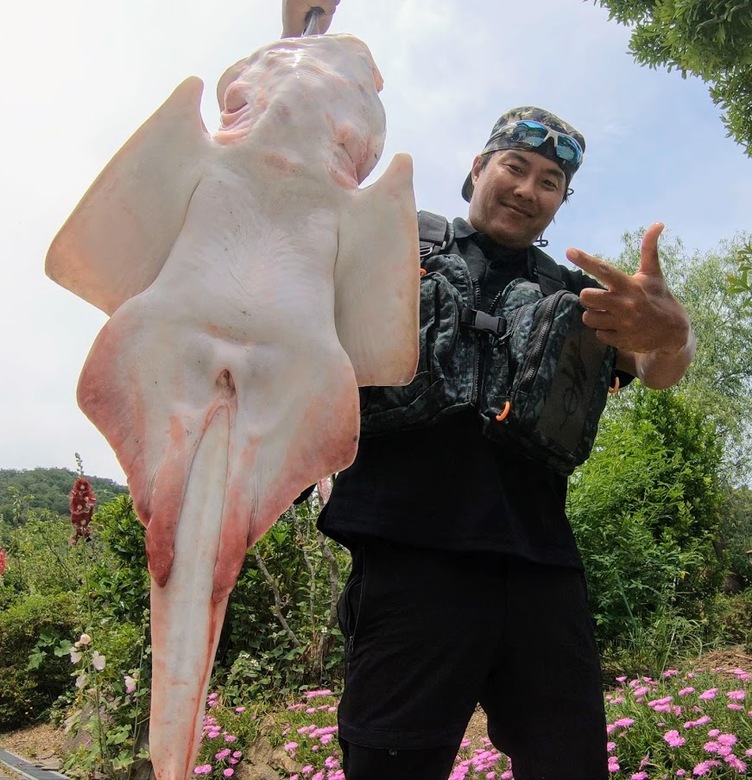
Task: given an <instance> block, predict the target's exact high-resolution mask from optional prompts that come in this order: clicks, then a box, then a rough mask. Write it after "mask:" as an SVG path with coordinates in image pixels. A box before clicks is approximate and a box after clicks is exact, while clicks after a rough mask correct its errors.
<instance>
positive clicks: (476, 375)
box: [464, 264, 482, 406]
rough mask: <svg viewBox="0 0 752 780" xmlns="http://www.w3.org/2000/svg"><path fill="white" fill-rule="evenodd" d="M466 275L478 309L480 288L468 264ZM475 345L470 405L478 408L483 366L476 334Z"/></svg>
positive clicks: (474, 306)
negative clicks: (481, 365)
mask: <svg viewBox="0 0 752 780" xmlns="http://www.w3.org/2000/svg"><path fill="white" fill-rule="evenodd" d="M464 270H465V275H466V277H467V279H468V280H469V281H470V289H471V290H472V291H473V308H474V309H476V310H477V309H478V308H479V307H480V287H479V285H478V284H476V282H475V279H473V277H472V276H470V271H469V270H468V268H467V264H465V269H464ZM472 344H473V351H474V353H475V354H474V360H475V368H474V370H473V386H472V388H471V389H470V405H471V406H477V405H478V398H479V397H480V389H481V388H480V379H481V377H480V364H481V359H480V358H481V354H480V353H481V346H482V344H481V340H480V334H479V333H476V336H475V338H474V339H473V341H472Z"/></svg>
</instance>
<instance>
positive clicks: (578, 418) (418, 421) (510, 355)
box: [361, 212, 616, 474]
mask: <svg viewBox="0 0 752 780" xmlns="http://www.w3.org/2000/svg"><path fill="white" fill-rule="evenodd" d="M421 214H423V212H421ZM429 216H431V217H433V215H429ZM441 219H442V220H443V218H441ZM441 224H446V220H443V222H442V223H441ZM422 238H423V225H422V218H421V239H422ZM422 247H425V244H422ZM422 254H424V255H425V256H424V257H423V260H422V267H423V269H424V271H425V274H424V275H423V276H422V277H421V284H420V354H419V362H418V370H417V373H416V376H415V379H414V380H413V381H412V382H411V383H410V384H409V385H406V386H404V387H367V388H362V389H361V433H362V435H363V436H369V435H376V434H379V433H385V432H389V431H395V430H406V429H410V428H416V427H422V426H426V425H431V424H432V423H435V422H437V421H439V420H441V419H443V418H444V417H446V416H447V415H450V414H455V413H457V412H459V411H462V410H464V409H468V408H474V409H476V410H477V412H478V414H479V415H480V416H481V418H482V422H483V432H484V434H485V435H486V436H487V437H488V438H490V439H492V440H494V441H496V442H498V443H500V444H502V445H509V446H512V447H513V448H515V449H518V450H519V451H521V452H522V453H524V454H526V455H528V456H529V457H532V458H535V459H536V460H539V461H542V462H544V463H545V464H546V465H548V466H549V467H550V468H552V469H554V470H556V471H558V472H560V473H563V474H569V473H571V472H572V470H573V469H574V468H575V467H576V466H578V465H579V464H580V463H582V462H583V461H584V460H585V459H586V458H587V457H588V455H589V454H590V451H591V449H592V446H593V441H594V439H595V434H596V432H597V429H598V420H599V418H600V415H601V413H602V411H603V408H604V406H605V403H606V398H607V394H608V389H609V384H610V381H611V374H612V370H613V365H614V360H615V355H616V351H615V350H614V349H613V348H612V347H607V346H606V345H604V344H602V343H601V342H600V341H598V340H597V339H596V338H595V332H594V331H593V330H591V329H590V328H587V327H586V326H585V325H584V324H583V322H582V311H583V309H582V306H581V304H580V302H579V296H578V295H577V294H575V293H573V292H571V291H569V290H566V289H563V282H561V277H560V274H559V272H558V271H557V269H556V266H555V263H554V262H553V260H551V259H550V258H549V257H548V256H547V255H544V254H543V253H542V252H539V251H537V250H536V255H537V260H538V264H539V268H540V269H541V271H542V272H543V273H545V277H547V279H548V282H549V283H548V284H547V285H546V287H547V288H548V290H551V289H554V291H553V292H552V293H551V294H549V295H544V293H543V292H542V291H541V283H540V281H541V279H540V277H539V278H538V281H536V282H533V281H530V280H527V279H515V280H514V281H512V282H510V283H509V284H508V285H507V286H506V287H505V288H504V290H503V291H502V292H501V293H500V294H499V295H498V296H497V297H496V299H495V300H494V301H493V303H492V305H491V306H490V308H489V310H488V311H481V310H480V309H479V308H478V301H479V300H480V291H479V290H478V288H477V284H476V283H475V282H474V281H473V279H472V277H471V274H470V271H469V269H468V266H467V263H466V262H465V260H464V259H463V258H462V257H460V256H459V255H457V254H441V253H440V252H439V253H436V252H433V251H432V252H427V251H426V252H424V251H422ZM543 264H545V267H543ZM557 275H558V278H559V283H558V285H557V284H556V283H555V279H556V277H557ZM552 278H553V279H554V283H553V284H552V283H551V279H552ZM557 288H558V289H557ZM548 290H547V291H548Z"/></svg>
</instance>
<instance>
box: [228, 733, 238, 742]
mask: <svg viewBox="0 0 752 780" xmlns="http://www.w3.org/2000/svg"><path fill="white" fill-rule="evenodd" d="M237 741H238V738H237V737H236V736H234V735H232V734H225V742H237Z"/></svg>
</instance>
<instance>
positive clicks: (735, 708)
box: [606, 667, 752, 780]
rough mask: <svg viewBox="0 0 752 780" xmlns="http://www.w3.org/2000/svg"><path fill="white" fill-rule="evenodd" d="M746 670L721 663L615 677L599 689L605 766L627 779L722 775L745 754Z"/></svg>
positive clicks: (749, 739)
mask: <svg viewBox="0 0 752 780" xmlns="http://www.w3.org/2000/svg"><path fill="white" fill-rule="evenodd" d="M750 680H752V675H751V674H750V673H749V672H747V671H746V670H743V669H733V670H732V669H727V668H723V667H718V668H713V669H707V670H704V671H700V670H698V671H688V672H686V673H685V674H683V675H682V674H680V673H679V672H678V671H677V670H674V669H670V670H666V672H664V674H663V675H662V677H661V678H660V679H659V680H654V679H653V678H651V677H641V678H635V679H632V680H629V681H628V680H627V678H621V679H620V680H619V683H620V687H619V688H618V689H617V690H616V691H614V692H613V693H611V694H610V695H608V696H607V697H606V701H607V715H608V720H609V726H608V730H609V735H610V742H609V754H610V755H609V769H610V771H611V772H612V773H615V772H620V774H621V775H623V776H625V777H632V778H633V780H648V778H652V777H655V778H658V777H688V778H689V777H693V776H694V777H697V776H707V777H730V776H735V775H736V774H737V773H738V774H744V773H745V772H746V768H747V764H748V763H749V762H750V758H752V750H750V749H749V748H750V745H752V720H751V719H750V716H749V714H748V713H747V710H749V708H750V706H752V702H750V699H751V698H752V685H750Z"/></svg>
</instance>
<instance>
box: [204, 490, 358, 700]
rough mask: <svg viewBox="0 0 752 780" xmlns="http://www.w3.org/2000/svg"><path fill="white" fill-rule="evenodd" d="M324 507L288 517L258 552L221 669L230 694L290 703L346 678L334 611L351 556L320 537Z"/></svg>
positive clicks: (244, 576) (239, 593) (245, 575)
mask: <svg viewBox="0 0 752 780" xmlns="http://www.w3.org/2000/svg"><path fill="white" fill-rule="evenodd" d="M317 513H318V501H317V499H316V498H315V497H314V498H312V499H309V500H308V502H306V503H303V504H300V505H298V506H296V507H293V508H292V509H291V510H289V511H288V512H286V513H285V514H284V515H283V516H282V517H281V518H280V519H279V520H278V521H277V523H276V524H275V525H274V526H273V527H272V528H271V529H270V531H269V532H268V533H267V534H266V536H264V537H263V538H262V539H261V540H260V541H259V542H258V543H257V544H256V546H255V547H254V549H253V551H252V552H251V554H250V555H249V556H248V558H247V560H246V565H245V569H244V570H243V572H242V573H241V575H240V577H239V579H238V583H237V585H236V586H235V589H234V591H233V594H232V596H231V597H230V603H229V606H228V613H227V619H226V622H225V630H224V632H223V635H222V638H221V640H220V648H219V652H218V662H219V664H220V666H221V667H222V668H224V669H225V670H229V671H227V672H225V673H222V671H221V670H220V671H219V673H218V678H223V681H224V685H225V692H226V693H227V694H229V695H231V696H232V697H233V698H235V699H241V698H246V699H250V700H253V701H259V700H262V699H269V698H270V697H271V698H276V699H279V698H284V697H286V696H288V695H289V694H290V693H294V692H297V691H299V690H301V689H302V688H303V687H305V686H310V685H326V684H330V683H332V681H334V680H336V679H338V677H339V676H340V675H341V663H342V645H343V643H342V639H341V635H340V634H339V629H338V628H337V620H336V603H337V599H338V598H339V593H340V591H341V588H342V584H343V583H342V579H343V574H342V570H343V568H344V565H345V563H346V560H347V555H346V553H344V551H343V550H341V548H338V547H337V546H336V545H334V543H332V542H330V541H329V540H327V539H325V538H324V537H323V536H322V535H321V534H319V533H318V532H317V531H316V528H315V518H316V515H317Z"/></svg>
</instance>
